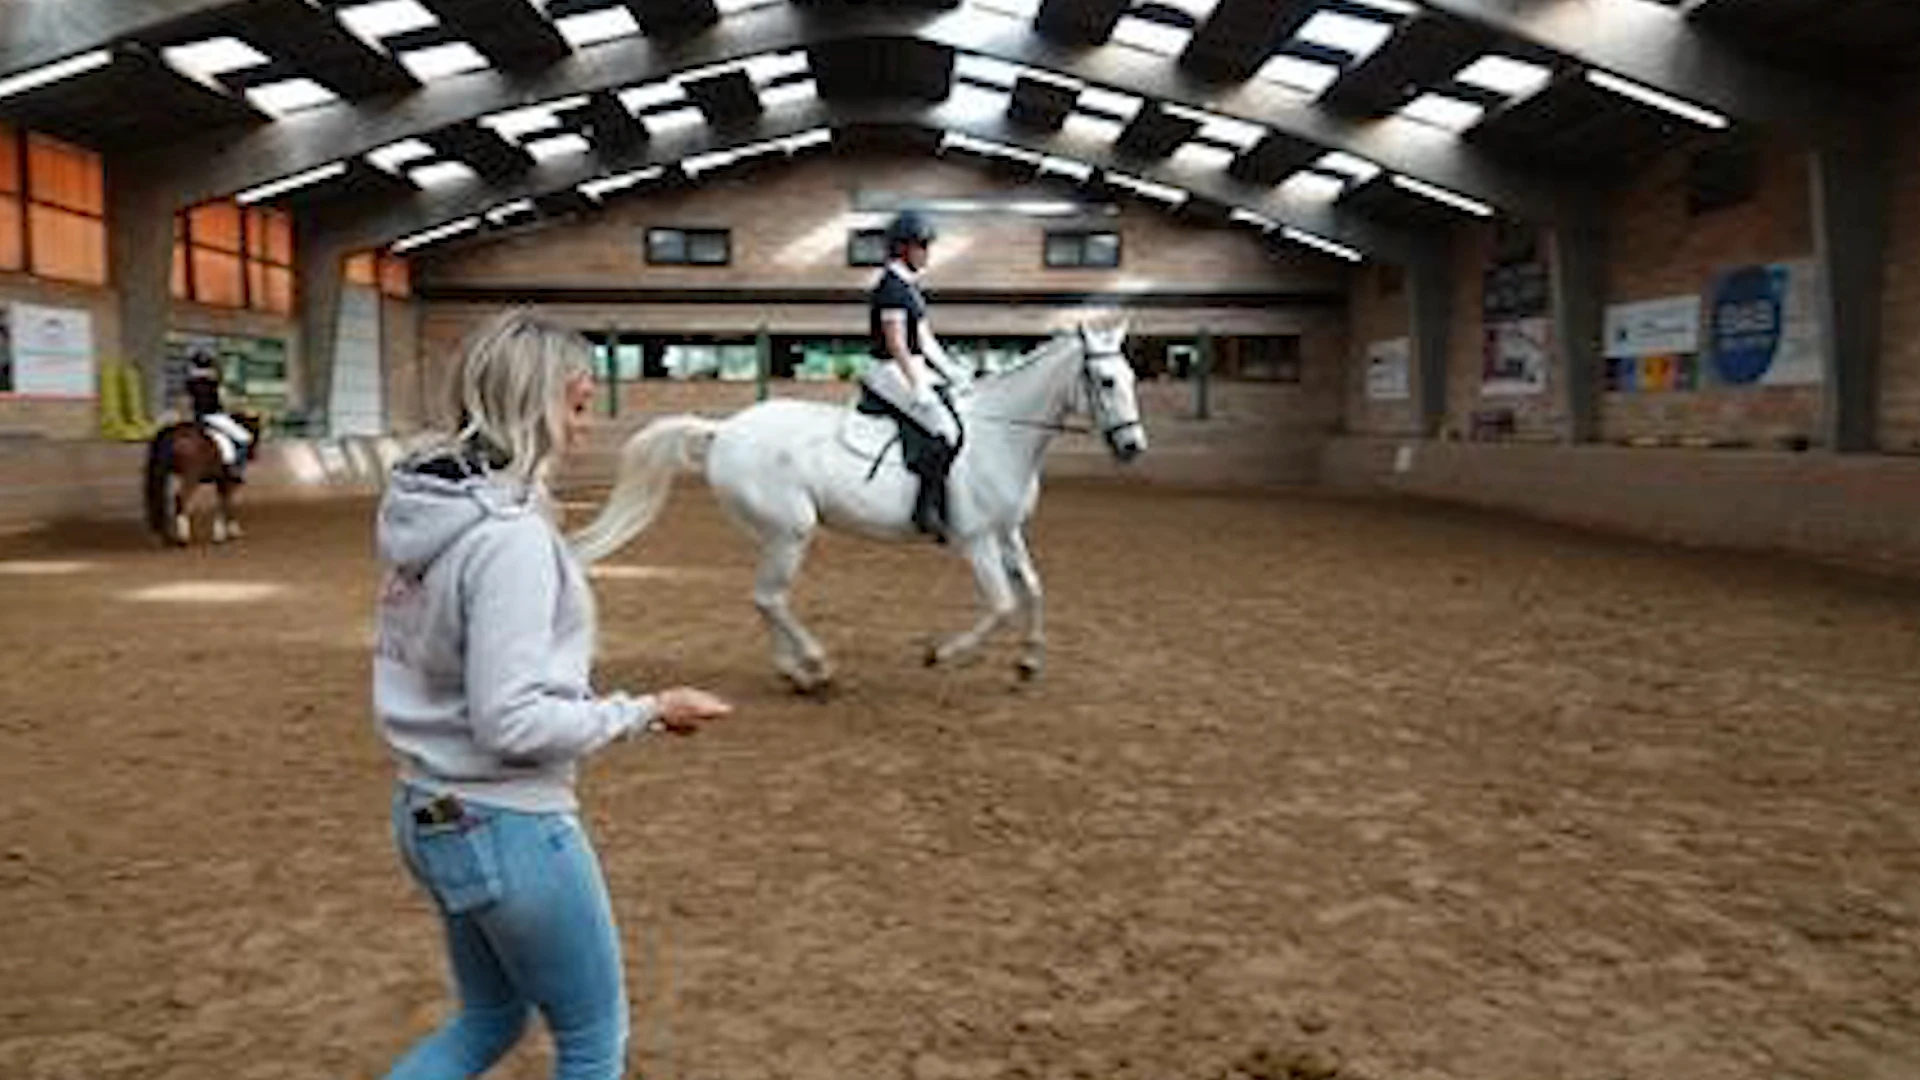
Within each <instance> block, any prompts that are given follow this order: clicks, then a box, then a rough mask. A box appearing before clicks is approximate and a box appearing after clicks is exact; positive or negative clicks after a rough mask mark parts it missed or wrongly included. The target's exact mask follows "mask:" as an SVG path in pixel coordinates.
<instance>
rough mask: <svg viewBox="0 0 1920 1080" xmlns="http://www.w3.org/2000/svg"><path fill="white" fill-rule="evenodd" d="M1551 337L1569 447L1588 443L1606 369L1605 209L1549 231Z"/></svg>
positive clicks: (1592, 209)
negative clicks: (1561, 383) (1555, 349)
mask: <svg viewBox="0 0 1920 1080" xmlns="http://www.w3.org/2000/svg"><path fill="white" fill-rule="evenodd" d="M1551 258H1552V260H1553V262H1552V267H1551V271H1552V280H1553V332H1554V340H1555V341H1557V342H1558V343H1559V345H1560V348H1559V353H1560V360H1561V364H1562V373H1563V376H1564V378H1565V379H1566V398H1565V402H1566V410H1567V412H1566V426H1565V428H1564V429H1563V430H1562V432H1561V437H1562V438H1563V439H1565V440H1566V441H1567V442H1570V443H1584V442H1592V441H1593V440H1594V439H1595V438H1596V437H1597V436H1598V435H1599V430H1600V405H1599V400H1600V382H1601V377H1602V375H1603V373H1604V372H1603V370H1602V365H1604V364H1605V363H1606V360H1605V354H1606V348H1605V346H1606V343H1605V342H1604V341H1603V340H1602V338H1603V337H1604V336H1605V332H1606V330H1605V323H1606V303H1607V227H1606V218H1605V213H1604V209H1603V208H1602V207H1599V206H1583V207H1580V208H1578V209H1577V210H1573V211H1570V212H1569V213H1568V214H1567V216H1566V218H1565V219H1564V220H1563V221H1562V223H1561V224H1560V225H1558V226H1556V227H1555V228H1554V230H1553V243H1552V255H1551Z"/></svg>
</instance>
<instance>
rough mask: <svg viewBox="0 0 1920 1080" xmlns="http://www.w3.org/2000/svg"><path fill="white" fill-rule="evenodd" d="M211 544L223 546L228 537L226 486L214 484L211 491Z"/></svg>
mask: <svg viewBox="0 0 1920 1080" xmlns="http://www.w3.org/2000/svg"><path fill="white" fill-rule="evenodd" d="M213 493H214V500H213V542H214V543H216V544H224V543H226V542H227V538H228V535H229V530H228V523H227V485H225V484H216V485H214V489H213Z"/></svg>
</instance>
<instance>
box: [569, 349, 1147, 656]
mask: <svg viewBox="0 0 1920 1080" xmlns="http://www.w3.org/2000/svg"><path fill="white" fill-rule="evenodd" d="M1126 332H1127V331H1126V326H1125V325H1124V324H1121V325H1118V326H1081V327H1080V328H1079V329H1078V330H1077V331H1073V332H1067V333H1062V334H1058V335H1056V336H1054V337H1053V338H1052V339H1051V340H1050V341H1048V342H1047V343H1046V344H1043V345H1041V346H1040V347H1039V348H1037V349H1035V350H1034V351H1033V353H1032V354H1031V355H1029V356H1028V357H1027V358H1026V359H1025V360H1024V361H1023V362H1022V363H1021V364H1020V365H1019V366H1017V367H1015V368H1013V369H1011V370H1008V371H1005V372H1001V373H999V374H996V375H992V376H988V377H985V378H982V379H980V380H978V381H977V382H974V383H972V384H971V385H970V386H968V387H966V388H963V389H961V390H960V391H959V392H958V393H957V394H956V396H955V407H956V410H957V411H958V412H959V414H960V416H961V418H962V420H963V422H964V428H965V435H964V436H963V438H964V442H963V444H962V446H961V448H960V453H959V455H958V457H957V458H956V459H955V461H954V463H953V469H952V472H951V475H950V479H949V483H950V488H949V492H950V498H949V503H948V518H949V530H948V531H949V537H950V543H951V545H952V546H953V547H954V549H955V550H957V551H959V552H960V553H962V554H964V555H965V556H966V558H967V560H968V561H969V562H971V563H972V565H973V574H974V581H975V584H976V585H977V586H978V589H979V594H980V598H981V601H982V602H983V604H984V606H985V608H986V611H985V614H984V615H982V616H981V618H980V619H979V621H978V622H976V623H975V624H974V625H973V627H972V628H971V629H969V630H967V631H966V632H964V633H960V634H956V635H954V636H953V637H951V638H947V639H945V640H943V641H941V642H939V643H938V644H935V645H933V646H931V647H930V648H929V649H928V651H927V655H926V662H927V664H928V665H929V666H931V665H935V664H941V663H946V662H948V661H952V660H956V659H958V658H960V657H962V656H965V655H966V654H968V653H970V652H972V651H973V650H974V649H975V648H977V647H978V646H979V645H980V643H981V642H982V641H984V640H985V639H986V638H987V636H988V635H989V634H991V633H992V632H993V631H994V630H995V629H996V628H997V627H999V626H1000V625H1001V624H1002V623H1003V622H1006V621H1008V620H1009V619H1011V618H1012V617H1013V616H1014V615H1015V614H1016V613H1017V612H1018V610H1019V608H1020V606H1021V602H1022V601H1024V605H1025V608H1026V613H1027V625H1026V641H1025V647H1024V649H1023V651H1022V654H1021V657H1020V661H1019V670H1020V674H1021V676H1022V677H1023V678H1033V677H1034V676H1037V675H1038V674H1039V673H1040V671H1041V668H1042V667H1043V666H1044V663H1045V657H1046V632H1045V627H1044V624H1043V622H1042V616H1041V594H1040V575H1039V574H1038V573H1037V572H1036V571H1035V570H1034V566H1033V557H1032V555H1030V554H1029V553H1028V551H1027V541H1026V537H1025V535H1024V529H1025V526H1026V523H1027V519H1028V518H1029V517H1030V516H1031V515H1032V513H1033V508H1034V504H1035V503H1036V502H1037V501H1038V500H1039V497H1040V468H1041V462H1042V459H1043V458H1044V457H1045V456H1046V451H1047V445H1048V444H1049V443H1050V442H1052V441H1053V438H1054V436H1055V435H1057V434H1059V433H1061V432H1064V431H1074V430H1080V429H1076V428H1073V427H1070V426H1069V424H1068V420H1069V418H1070V417H1073V416H1075V415H1086V416H1091V418H1092V420H1093V422H1094V427H1093V428H1092V429H1088V430H1097V431H1098V433H1099V434H1100V435H1102V436H1103V437H1104V438H1105V440H1106V443H1107V446H1108V448H1109V449H1110V450H1111V451H1112V453H1113V455H1114V457H1116V458H1117V459H1119V460H1120V461H1122V462H1127V461H1131V460H1133V459H1134V458H1135V457H1137V456H1139V454H1140V453H1142V452H1143V451H1144V450H1146V448H1147V435H1146V429H1145V427H1144V426H1142V424H1141V422H1140V409H1139V402H1138V400H1137V398H1136V397H1135V395H1134V378H1133V369H1132V367H1130V366H1129V365H1128V363H1127V361H1126V358H1125V357H1124V356H1122V355H1121V352H1120V345H1121V342H1122V341H1124V340H1125V338H1126ZM897 433H898V428H897V426H896V424H895V422H894V421H893V420H892V419H891V418H880V417H872V416H866V415H862V414H860V413H857V412H855V411H854V410H852V409H848V408H846V407H844V406H837V405H829V404H822V403H814V402H804V401H791V400H773V401H766V402H762V403H760V404H757V405H754V406H752V407H750V408H747V409H744V410H742V411H740V412H738V413H735V414H734V415H732V416H731V417H728V418H727V419H724V420H717V421H716V420H708V419H704V418H701V417H697V416H673V417H665V418H662V419H659V420H655V421H654V422H652V423H650V424H648V425H647V426H646V427H644V428H642V429H641V430H640V431H639V432H638V433H637V434H635V435H634V436H633V437H632V438H631V439H629V440H628V441H627V444H626V446H625V447H624V448H623V449H622V450H621V453H620V462H619V465H618V472H617V476H616V480H615V483H614V488H613V491H612V493H611V494H610V495H609V496H608V498H607V503H606V505H605V506H604V507H602V508H601V511H600V514H599V516H598V517H597V518H595V520H594V521H593V522H592V523H590V524H589V525H587V527H586V528H584V529H582V530H581V531H580V532H579V533H578V534H577V535H576V536H575V537H574V547H575V550H576V551H577V552H578V553H579V555H580V558H581V559H582V560H583V561H584V562H587V563H592V562H594V561H596V560H598V559H601V558H604V557H605V556H607V555H609V554H611V553H612V552H614V551H616V550H618V549H619V548H620V547H621V546H622V545H624V544H625V543H627V541H629V540H631V539H632V538H633V537H634V536H636V535H638V534H639V533H640V532H641V531H642V530H643V529H645V528H646V527H647V526H648V525H650V524H651V523H652V522H653V520H654V518H655V516H656V515H658V514H659V512H660V509H661V508H662V506H664V505H665V503H666V499H667V495H668V493H669V492H670V490H671V487H672V481H673V477H674V475H675V474H676V473H679V472H682V471H693V470H695V469H699V468H701V458H702V456H703V454H702V451H703V450H704V471H705V474H706V479H707V484H708V486H710V487H711V488H712V489H713V491H714V494H715V495H716V496H718V497H719V500H720V505H721V506H722V507H723V508H725V510H726V512H727V514H728V516H729V517H731V518H732V519H733V520H734V521H735V522H736V523H737V524H739V525H740V526H741V527H742V528H743V529H745V530H746V531H747V532H748V533H749V534H751V535H752V537H753V538H754V540H755V541H756V542H757V543H758V544H759V546H760V568H759V571H758V574H757V576H756V579H755V582H754V593H753V598H754V604H755V606H756V607H758V608H759V610H760V614H761V616H762V617H763V618H764V619H765V621H766V624H767V628H768V632H769V634H770V635H771V637H772V639H773V663H774V667H775V669H776V670H778V671H779V672H780V673H781V674H782V675H783V676H785V677H786V678H787V680H788V681H790V682H791V683H792V684H793V686H794V688H795V689H797V690H799V691H800V692H802V693H807V692H811V691H814V690H818V689H822V688H824V687H826V686H827V685H828V684H829V683H831V681H832V679H833V669H832V667H831V666H830V665H829V664H828V662H827V654H826V650H825V649H823V648H821V646H820V643H819V641H817V640H815V638H814V637H813V635H812V634H810V633H808V632H807V629H806V627H805V626H802V625H801V623H800V620H799V619H798V618H796V617H795V616H794V613H793V609H792V608H791V607H790V606H789V604H788V601H787V597H788V592H789V590H790V588H791V586H792V584H793V579H794V575H795V574H797V573H798V572H799V570H800V563H801V561H802V559H803V558H804V557H805V555H806V550H807V544H808V543H809V541H810V540H811V539H812V536H813V531H814V529H815V527H817V526H819V525H821V524H823V523H824V524H826V525H828V526H829V527H832V528H837V529H841V530H843V531H847V532H853V533H858V534H861V535H864V536H868V537H871V538H875V539H881V540H891V541H907V540H919V541H921V542H923V543H930V541H927V540H926V538H925V537H923V536H921V535H920V534H918V533H917V532H916V531H915V529H914V527H913V523H912V508H913V501H914V492H915V490H916V489H915V485H916V484H917V483H918V482H919V481H918V480H917V479H916V478H915V477H914V476H913V475H912V474H910V473H908V472H907V471H906V469H905V467H904V466H903V464H902V462H901V458H900V455H899V451H898V449H897V446H898V444H897V441H896V437H897Z"/></svg>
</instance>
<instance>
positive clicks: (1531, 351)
mask: <svg viewBox="0 0 1920 1080" xmlns="http://www.w3.org/2000/svg"><path fill="white" fill-rule="evenodd" d="M1552 352H1553V323H1552V321H1551V320H1549V319H1544V318H1537V317H1536V318H1527V319H1505V320H1502V321H1500V322H1489V323H1488V324H1487V327H1486V331H1485V333H1484V335H1483V339H1482V343H1481V362H1480V393H1481V395H1482V396H1485V397H1530V396H1532V395H1535V394H1541V393H1545V392H1546V389H1547V367H1548V363H1549V360H1550V358H1551V357H1552Z"/></svg>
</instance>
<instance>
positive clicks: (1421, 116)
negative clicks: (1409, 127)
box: [1400, 94, 1487, 132]
mask: <svg viewBox="0 0 1920 1080" xmlns="http://www.w3.org/2000/svg"><path fill="white" fill-rule="evenodd" d="M1486 114H1487V110H1486V107H1485V106H1482V105H1476V104H1474V103H1473V102H1471V101H1461V100H1460V99H1459V98H1456V97H1448V96H1447V95H1445V94H1421V95H1420V96H1419V97H1417V98H1414V99H1413V100H1412V101H1409V102H1407V103H1406V104H1405V105H1403V106H1401V107H1400V115H1401V116H1404V117H1406V118H1407V119H1409V120H1418V121H1420V122H1421V123H1423V124H1432V125H1433V126H1434V127H1437V128H1445V129H1446V130H1448V131H1456V132H1458V131H1465V130H1467V129H1468V128H1470V127H1472V126H1473V125H1475V124H1477V123H1479V122H1480V118H1481V117H1483V116H1485V115H1486Z"/></svg>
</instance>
